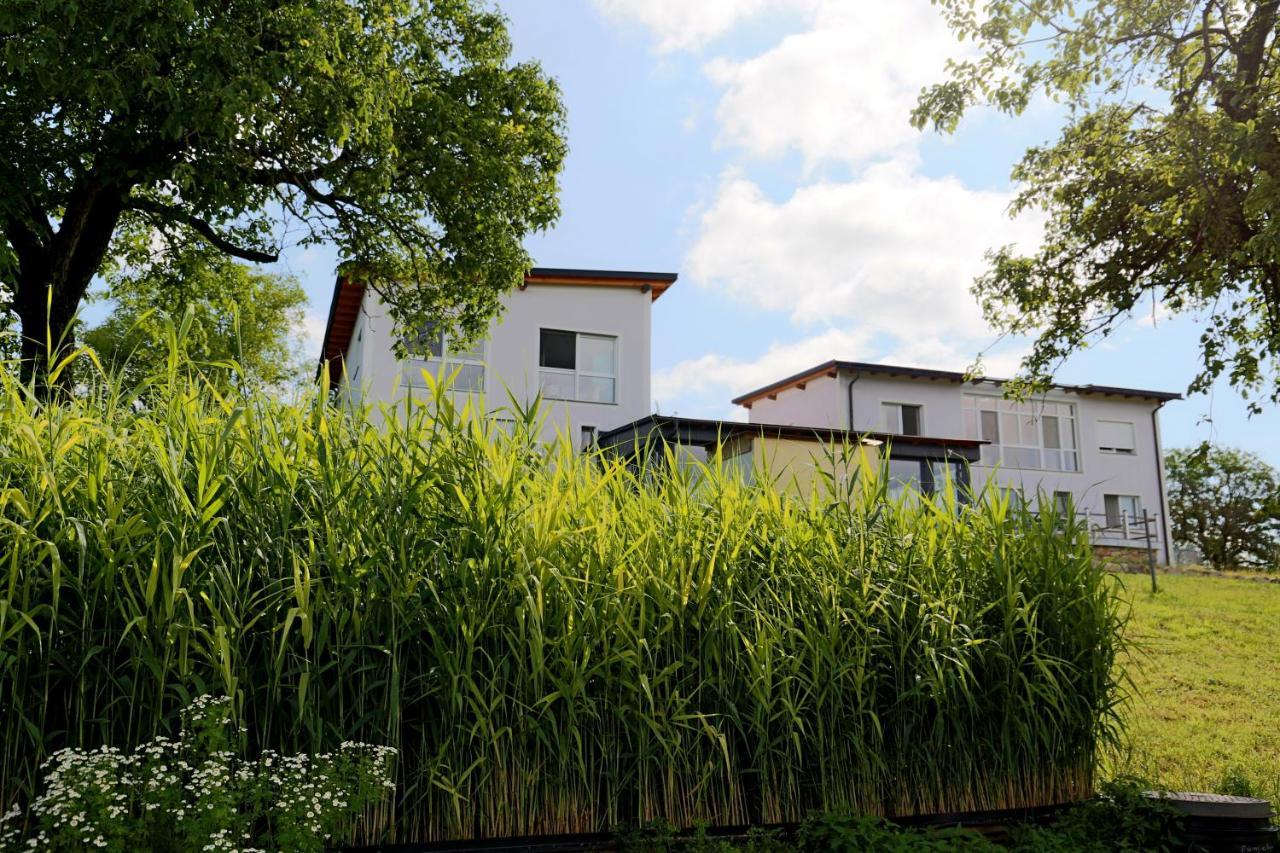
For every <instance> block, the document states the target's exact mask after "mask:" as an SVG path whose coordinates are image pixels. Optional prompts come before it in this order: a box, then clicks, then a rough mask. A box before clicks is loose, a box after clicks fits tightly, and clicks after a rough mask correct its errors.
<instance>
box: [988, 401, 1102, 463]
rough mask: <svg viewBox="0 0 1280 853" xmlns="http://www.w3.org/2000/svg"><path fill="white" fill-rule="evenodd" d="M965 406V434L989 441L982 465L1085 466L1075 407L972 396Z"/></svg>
mask: <svg viewBox="0 0 1280 853" xmlns="http://www.w3.org/2000/svg"><path fill="white" fill-rule="evenodd" d="M962 409H963V416H964V430H965V435H966V436H967V437H968V438H976V439H981V440H982V441H987V442H990V444H988V445H986V446H985V447H983V448H982V459H981V462H980V463H979V464H982V465H1003V466H1004V467H1006V468H1039V469H1043V470H1046V471H1067V472H1071V473H1074V472H1076V471H1079V470H1080V447H1079V442H1078V438H1077V436H1078V433H1077V432H1076V409H1075V406H1074V405H1072V404H1070V403H1050V402H1039V401H1028V402H1018V401H1014V400H1004V399H1001V398H999V397H988V396H980V395H977V394H967V395H965V397H964V400H963V403H962Z"/></svg>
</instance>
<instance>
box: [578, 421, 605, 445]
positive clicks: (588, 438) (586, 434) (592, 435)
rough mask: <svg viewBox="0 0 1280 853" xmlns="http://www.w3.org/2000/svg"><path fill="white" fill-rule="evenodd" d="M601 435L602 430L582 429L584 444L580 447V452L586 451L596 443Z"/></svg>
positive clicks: (591, 427) (589, 427)
mask: <svg viewBox="0 0 1280 853" xmlns="http://www.w3.org/2000/svg"><path fill="white" fill-rule="evenodd" d="M599 435H600V430H599V429H598V428H597V427H593V426H584V427H582V442H581V444H580V446H579V449H580V450H586V449H588V448H590V447H591V446H592V445H593V444H595V443H596V437H597V436H599Z"/></svg>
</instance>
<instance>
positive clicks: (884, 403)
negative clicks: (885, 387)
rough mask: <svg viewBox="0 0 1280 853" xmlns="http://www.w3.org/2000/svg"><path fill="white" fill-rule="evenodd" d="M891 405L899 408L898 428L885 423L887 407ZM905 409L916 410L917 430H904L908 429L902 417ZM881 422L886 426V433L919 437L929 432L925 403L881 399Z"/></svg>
mask: <svg viewBox="0 0 1280 853" xmlns="http://www.w3.org/2000/svg"><path fill="white" fill-rule="evenodd" d="M890 406H892V407H894V408H896V409H897V410H898V430H892V429H889V427H888V424H886V423H885V419H884V415H885V409H886V408H888V407H890ZM904 409H915V410H916V430H917V432H904V431H902V430H905V429H906V425H905V422H904V419H903V417H902V414H903V410H904ZM880 424H881V426H882V427H883V428H884V431H885V433H887V434H889V435H905V436H911V437H915V438H919V437H920V436H925V435H928V434H929V433H928V432H927V431H926V430H925V428H924V404H923V403H902V402H898V401H897V400H881V401H880Z"/></svg>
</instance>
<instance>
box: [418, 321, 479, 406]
mask: <svg viewBox="0 0 1280 853" xmlns="http://www.w3.org/2000/svg"><path fill="white" fill-rule="evenodd" d="M405 347H406V348H407V349H408V350H409V356H410V363H409V365H408V366H407V369H406V370H405V377H406V380H407V381H408V383H409V384H410V385H418V386H420V385H423V384H424V381H423V377H422V373H423V371H424V370H425V371H427V372H428V373H430V374H432V375H433V376H434V377H435V378H436V381H440V382H443V381H445V380H448V379H450V378H452V381H453V384H452V386H451V387H452V389H453V390H454V391H483V390H484V341H477V342H475V343H473V344H470V345H469V346H463V345H461V344H456V343H455V342H454V341H453V340H452V336H450V335H446V334H445V333H444V332H443V331H442V330H441V329H439V328H438V327H437V326H436V325H435V324H429V325H428V326H426V328H424V329H423V330H422V331H420V332H418V334H416V335H412V336H409V337H407V338H406V339H405Z"/></svg>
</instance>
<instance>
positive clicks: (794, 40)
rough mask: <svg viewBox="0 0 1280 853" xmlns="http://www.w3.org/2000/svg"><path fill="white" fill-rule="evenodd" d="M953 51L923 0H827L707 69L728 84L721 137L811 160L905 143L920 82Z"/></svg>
mask: <svg viewBox="0 0 1280 853" xmlns="http://www.w3.org/2000/svg"><path fill="white" fill-rule="evenodd" d="M958 52H959V50H958V45H957V43H956V41H955V39H954V38H953V37H952V36H951V35H950V33H949V31H948V30H947V28H946V26H945V25H944V24H943V22H942V20H941V18H940V16H939V14H938V11H937V9H936V8H934V7H932V6H931V5H930V4H929V3H928V2H927V0H896V2H892V3H882V2H859V3H851V2H824V3H823V4H822V5H821V7H820V8H819V9H818V12H817V15H816V16H815V19H814V21H813V25H812V27H811V29H809V30H808V31H806V32H802V33H797V34H794V35H789V36H787V37H785V38H783V39H782V40H781V41H780V42H779V43H778V44H777V45H776V46H775V47H773V48H772V49H770V50H768V51H765V52H764V53H762V54H760V55H758V56H755V57H752V58H749V59H745V60H740V61H738V60H730V59H725V58H718V59H714V60H712V61H711V62H709V63H708V64H707V66H706V71H707V74H708V76H709V77H710V78H711V80H712V81H713V82H715V83H718V84H719V85H721V86H723V87H724V89H725V91H724V95H723V96H722V97H721V100H720V104H719V107H718V110H717V117H718V118H719V120H720V125H721V138H722V139H723V140H724V141H726V142H729V143H731V144H735V145H739V146H741V147H742V148H744V149H745V150H746V151H747V152H748V153H750V154H752V155H754V156H759V157H774V156H780V155H783V154H785V153H787V152H788V151H790V150H792V149H794V150H797V151H799V152H800V153H801V154H802V155H803V156H804V159H805V162H806V163H807V164H808V165H809V166H813V165H815V164H816V163H818V162H820V161H822V160H836V161H846V162H854V163H857V162H861V161H865V160H867V159H869V158H874V157H880V156H883V155H885V154H891V153H893V152H895V151H899V150H901V149H903V148H905V147H909V146H911V145H913V144H914V143H915V141H916V140H917V139H918V138H919V132H918V131H916V130H915V129H914V128H913V127H911V124H910V122H909V117H910V114H911V109H912V107H913V106H914V105H915V102H916V98H917V96H918V95H919V93H920V89H921V88H922V87H923V86H926V85H928V84H929V83H933V82H937V81H938V80H941V79H943V73H944V66H945V62H946V59H947V57H948V56H954V55H956V54H957V53H958Z"/></svg>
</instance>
